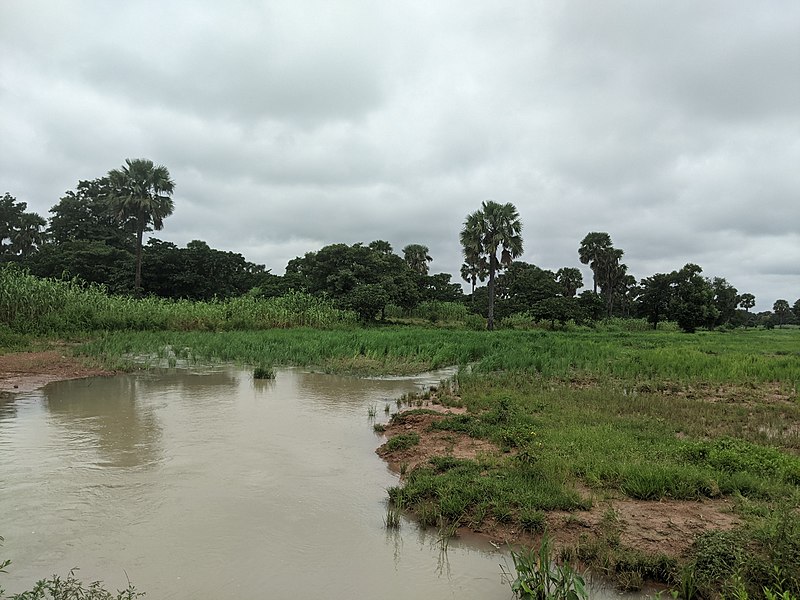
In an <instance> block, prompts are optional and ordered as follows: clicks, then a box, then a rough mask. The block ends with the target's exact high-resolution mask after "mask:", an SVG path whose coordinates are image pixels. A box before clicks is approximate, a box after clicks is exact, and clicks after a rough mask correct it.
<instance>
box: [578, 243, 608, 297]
mask: <svg viewBox="0 0 800 600" xmlns="http://www.w3.org/2000/svg"><path fill="white" fill-rule="evenodd" d="M611 249H613V244H612V243H611V236H610V235H608V234H607V233H606V232H604V231H592V232H589V233H588V234H586V237H585V238H583V240H581V245H580V248H578V257H579V258H580V261H581V262H582V263H583V264H585V265H589V268H590V269H591V270H592V274H593V275H594V277H593V285H594V288H593V290H592V291H594V293H595V294H596V293H597V286H598V283H599V281H598V280H599V279H600V275H599V272H600V268H601V265H602V263H603V261H604V260H607V259H606V258H605V255H606V253H607V252H608V251H609V250H611Z"/></svg>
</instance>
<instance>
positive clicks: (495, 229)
mask: <svg viewBox="0 0 800 600" xmlns="http://www.w3.org/2000/svg"><path fill="white" fill-rule="evenodd" d="M461 246H462V248H463V250H464V257H465V258H466V259H467V260H468V261H470V260H472V261H473V262H480V261H485V263H486V264H487V265H488V273H489V319H488V322H487V324H486V328H487V329H488V330H490V331H491V330H493V329H494V288H495V275H496V274H497V271H499V270H502V269H503V268H505V267H506V266H508V265H510V264H511V262H512V261H513V260H514V259H515V258H517V257H518V256H519V255H521V254H522V222H521V221H520V220H519V212H517V208H516V207H515V206H514V205H513V204H511V203H510V202H508V203H506V204H498V203H497V202H494V201H492V200H486V201H484V202H483V203H482V204H481V209H480V210H477V211H475V212H474V213H470V214H469V215H467V218H466V220H465V221H464V228H463V229H462V230H461ZM498 251H500V258H499V259H498V257H497V252H498ZM476 258H477V259H478V260H476Z"/></svg>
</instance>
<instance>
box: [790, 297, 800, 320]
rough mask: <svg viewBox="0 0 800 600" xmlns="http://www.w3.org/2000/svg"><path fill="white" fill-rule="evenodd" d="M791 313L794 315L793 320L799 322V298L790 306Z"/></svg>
mask: <svg viewBox="0 0 800 600" xmlns="http://www.w3.org/2000/svg"><path fill="white" fill-rule="evenodd" d="M792 313H793V314H794V318H795V319H797V321H798V322H800V298H798V299H797V300H795V301H794V304H793V305H792Z"/></svg>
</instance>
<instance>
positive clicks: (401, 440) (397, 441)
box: [385, 433, 419, 452]
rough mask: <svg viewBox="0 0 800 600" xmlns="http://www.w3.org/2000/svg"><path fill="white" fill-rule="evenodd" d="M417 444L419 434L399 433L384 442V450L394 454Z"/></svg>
mask: <svg viewBox="0 0 800 600" xmlns="http://www.w3.org/2000/svg"><path fill="white" fill-rule="evenodd" d="M417 444H419V434H417V433H400V434H398V435H396V436H394V437H392V438H390V439H389V441H388V442H386V445H385V447H386V450H388V451H390V452H394V451H396V450H406V449H408V448H411V447H412V446H416V445H417Z"/></svg>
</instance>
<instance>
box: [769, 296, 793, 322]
mask: <svg viewBox="0 0 800 600" xmlns="http://www.w3.org/2000/svg"><path fill="white" fill-rule="evenodd" d="M772 312H773V313H775V317H776V318H777V319H778V327H783V324H784V323H785V322H786V317H788V316H789V315H790V314H791V313H792V309H791V308H790V307H789V302H788V301H786V300H784V299H783V298H781V299H780V300H775V304H773V305H772Z"/></svg>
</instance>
